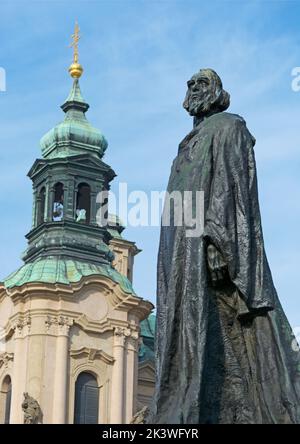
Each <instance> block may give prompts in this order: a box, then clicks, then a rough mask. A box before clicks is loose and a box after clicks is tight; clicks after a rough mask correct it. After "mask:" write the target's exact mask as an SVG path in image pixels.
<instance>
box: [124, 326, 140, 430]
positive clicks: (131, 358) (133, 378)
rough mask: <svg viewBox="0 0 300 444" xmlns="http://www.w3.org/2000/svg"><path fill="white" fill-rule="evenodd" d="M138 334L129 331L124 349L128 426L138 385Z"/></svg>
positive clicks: (126, 417) (134, 407) (132, 413)
mask: <svg viewBox="0 0 300 444" xmlns="http://www.w3.org/2000/svg"><path fill="white" fill-rule="evenodd" d="M138 339H139V334H138V332H137V331H134V330H133V331H131V334H130V336H129V337H128V339H127V347H126V352H127V353H126V355H127V356H126V404H125V405H126V415H125V422H126V424H130V421H131V420H132V418H133V415H134V413H135V409H136V387H137V383H138V375H137V359H138V356H137V351H138Z"/></svg>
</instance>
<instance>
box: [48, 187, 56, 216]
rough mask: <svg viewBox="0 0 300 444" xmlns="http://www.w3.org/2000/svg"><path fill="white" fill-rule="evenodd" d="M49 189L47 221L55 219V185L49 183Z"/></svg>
mask: <svg viewBox="0 0 300 444" xmlns="http://www.w3.org/2000/svg"><path fill="white" fill-rule="evenodd" d="M47 190H48V199H47V219H46V220H47V222H52V221H53V205H54V192H55V190H54V187H53V185H52V184H51V185H50V184H49V185H48V187H47Z"/></svg>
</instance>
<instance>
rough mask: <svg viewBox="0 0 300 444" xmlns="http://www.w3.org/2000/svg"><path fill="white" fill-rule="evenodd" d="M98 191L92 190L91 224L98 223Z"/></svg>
mask: <svg viewBox="0 0 300 444" xmlns="http://www.w3.org/2000/svg"><path fill="white" fill-rule="evenodd" d="M96 196H97V192H96V191H91V193H90V224H91V225H96V211H97V205H96Z"/></svg>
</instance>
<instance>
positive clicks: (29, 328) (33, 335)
mask: <svg viewBox="0 0 300 444" xmlns="http://www.w3.org/2000/svg"><path fill="white" fill-rule="evenodd" d="M73 39H74V41H73V46H74V61H73V63H72V65H71V66H70V68H69V72H70V74H71V76H72V77H73V86H72V88H71V92H70V94H69V96H68V97H67V99H66V101H65V102H64V104H63V105H62V110H63V112H64V113H65V117H64V120H63V121H62V122H61V123H60V124H58V125H57V126H56V127H54V128H53V129H52V130H50V131H49V132H48V133H47V134H46V135H45V136H44V137H43V138H42V139H41V151H42V158H40V159H37V160H36V161H35V162H34V164H33V166H32V168H31V169H30V171H29V173H28V176H29V177H30V179H31V180H32V183H33V217H32V228H31V231H30V232H29V233H28V234H27V236H26V238H27V240H28V247H27V249H26V251H25V253H24V255H23V260H24V265H23V266H22V267H21V268H20V269H19V270H17V271H16V272H14V273H12V274H11V275H10V276H9V277H8V278H6V279H5V280H4V281H3V283H2V284H0V325H1V326H2V327H3V328H2V330H3V332H2V340H1V348H0V422H1V423H4V422H10V423H23V421H24V414H25V418H26V420H27V422H30V421H31V422H43V423H50V424H53V423H60V424H65V423H71V424H72V423H128V422H130V420H131V418H132V416H133V414H134V413H135V410H136V398H137V393H136V392H137V381H138V375H137V372H138V344H139V337H140V327H139V325H140V322H141V321H142V320H143V319H145V318H147V316H148V315H149V313H150V312H151V310H152V308H153V306H152V304H151V303H150V302H148V301H145V300H143V299H142V298H140V297H138V296H137V295H136V294H135V292H134V290H133V288H132V284H131V276H132V264H133V256H134V255H135V254H136V253H137V252H138V250H137V248H136V247H135V245H134V244H133V243H128V242H127V243H126V241H125V243H124V242H120V241H119V240H118V239H115V240H114V239H113V236H112V234H113V233H114V232H115V233H117V232H118V228H114V227H112V226H111V225H109V226H103V225H102V226H101V224H100V222H101V220H100V219H101V218H100V217H99V211H100V209H101V208H100V206H101V203H99V202H98V199H97V196H98V195H99V193H100V192H101V191H108V190H109V184H110V182H111V180H112V179H113V178H114V177H115V173H114V171H113V170H112V169H111V167H110V166H109V165H107V164H106V163H104V162H103V160H102V159H103V155H104V153H105V150H106V148H107V142H106V140H105V138H104V136H103V135H102V134H101V132H100V131H99V130H98V129H96V128H94V127H93V126H92V125H91V124H90V123H89V122H88V120H87V118H86V112H87V111H88V108H89V105H88V104H87V103H86V102H85V100H84V99H83V97H82V94H81V90H80V86H79V78H80V76H81V74H82V72H83V69H82V67H81V65H80V64H79V62H78V46H77V44H78V40H79V29H78V25H76V28H75V33H74V36H73ZM116 237H117V236H116ZM124 245H125V247H124ZM121 247H122V248H121ZM114 249H116V253H117V258H119V260H118V261H116V254H114V252H113V251H114ZM120 252H121V253H122V254H121V253H120ZM123 256H124V258H125V257H126V260H127V262H126V264H125V270H126V272H122V269H123V268H124V261H123V262H122V260H123V259H122V258H123ZM128 258H129V259H128ZM124 260H125V259H124ZM117 262H118V266H116V263H117ZM122 267H123V268H122ZM0 339H1V338H0ZM24 393H27V394H28V397H29V398H28V399H29V400H30V402H25V403H24V402H23V400H24ZM34 402H36V405H38V406H39V407H40V415H39V418H37V417H36V418H31V416H32V412H31V410H30V407H28V403H29V404H30V403H34Z"/></svg>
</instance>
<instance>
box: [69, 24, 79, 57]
mask: <svg viewBox="0 0 300 444" xmlns="http://www.w3.org/2000/svg"><path fill="white" fill-rule="evenodd" d="M79 32H80V29H79V26H78V23H77V22H76V23H75V30H74V34H72V40H73V41H72V43H71V45H70V48H71V47H73V48H74V56H73V62H74V63H78V42H79V40H80V34H79Z"/></svg>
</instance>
